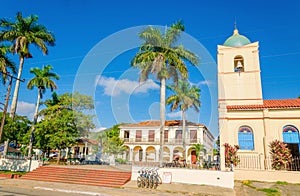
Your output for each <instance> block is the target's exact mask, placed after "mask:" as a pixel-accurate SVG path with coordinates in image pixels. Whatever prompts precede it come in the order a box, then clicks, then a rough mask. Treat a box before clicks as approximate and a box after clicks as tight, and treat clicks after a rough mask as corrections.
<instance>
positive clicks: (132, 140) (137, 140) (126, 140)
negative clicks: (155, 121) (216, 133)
mask: <svg viewBox="0 0 300 196" xmlns="http://www.w3.org/2000/svg"><path fill="white" fill-rule="evenodd" d="M121 139H123V140H124V143H127V144H133V143H139V144H141V143H146V144H159V138H154V139H153V138H121ZM182 143H183V139H170V138H168V139H166V138H165V139H164V144H168V145H172V144H182ZM197 143H201V140H200V138H186V144H187V145H189V144H197Z"/></svg>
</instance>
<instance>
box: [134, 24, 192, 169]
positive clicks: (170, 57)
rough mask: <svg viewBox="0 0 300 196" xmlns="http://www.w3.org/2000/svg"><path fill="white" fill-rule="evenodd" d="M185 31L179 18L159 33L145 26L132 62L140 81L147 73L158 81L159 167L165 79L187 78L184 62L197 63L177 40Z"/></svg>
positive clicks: (155, 29) (146, 76) (163, 122)
mask: <svg viewBox="0 0 300 196" xmlns="http://www.w3.org/2000/svg"><path fill="white" fill-rule="evenodd" d="M182 31H184V26H183V24H182V23H181V21H179V22H176V23H175V24H173V25H171V27H169V28H167V29H166V31H165V33H164V34H162V33H161V32H160V30H159V29H158V28H153V27H148V28H146V29H145V30H144V31H142V32H141V33H140V34H139V37H140V38H141V39H142V40H143V43H142V45H141V47H140V49H139V52H138V53H137V54H136V55H135V56H134V58H133V59H132V61H131V65H132V66H134V67H138V68H139V69H141V73H140V81H141V82H144V81H146V80H147V79H148V77H149V75H150V74H155V75H156V78H157V79H158V80H159V81H160V166H162V159H163V133H164V126H165V107H166V106H165V96H166V79H170V78H172V79H173V81H174V82H177V81H178V78H179V76H181V77H182V78H187V77H188V70H187V67H186V64H185V62H184V61H188V62H190V63H191V64H192V65H198V57H197V56H196V55H195V54H194V53H192V52H190V51H188V50H186V49H185V48H184V47H183V45H178V46H176V45H175V44H176V42H177V40H178V39H179V37H180V34H181V32H182Z"/></svg>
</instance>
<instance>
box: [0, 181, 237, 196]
mask: <svg viewBox="0 0 300 196" xmlns="http://www.w3.org/2000/svg"><path fill="white" fill-rule="evenodd" d="M0 183H1V185H2V186H11V187H15V186H18V187H22V188H28V189H44V190H51V191H59V192H68V193H70V192H71V193H74V194H75V193H77V194H79V195H101V196H103V195H105V196H128V195H130V196H140V195H178V196H180V195H224V196H232V195H234V190H232V189H226V188H220V187H213V186H204V185H203V186H202V185H191V184H161V185H159V187H158V188H157V190H152V189H142V188H137V186H136V181H130V182H128V183H127V184H126V185H124V186H123V187H121V188H107V187H99V186H83V185H76V184H66V183H54V182H41V181H34V180H22V179H7V178H0ZM60 195H62V194H60Z"/></svg>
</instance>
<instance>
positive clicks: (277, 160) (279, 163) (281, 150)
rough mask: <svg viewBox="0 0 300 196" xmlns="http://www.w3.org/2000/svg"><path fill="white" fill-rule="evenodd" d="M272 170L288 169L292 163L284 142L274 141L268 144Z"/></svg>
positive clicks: (289, 152)
mask: <svg viewBox="0 0 300 196" xmlns="http://www.w3.org/2000/svg"><path fill="white" fill-rule="evenodd" d="M269 148H270V154H271V160H272V168H273V169H275V170H284V169H287V168H289V166H290V164H291V162H292V154H291V151H290V149H288V147H287V144H285V143H284V142H281V141H278V140H274V141H272V142H270V144H269Z"/></svg>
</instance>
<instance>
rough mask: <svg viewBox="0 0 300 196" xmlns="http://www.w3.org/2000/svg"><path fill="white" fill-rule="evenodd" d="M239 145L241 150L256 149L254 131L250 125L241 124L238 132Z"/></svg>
mask: <svg viewBox="0 0 300 196" xmlns="http://www.w3.org/2000/svg"><path fill="white" fill-rule="evenodd" d="M238 140H239V146H240V149H241V150H254V140H253V131H252V129H251V127H249V126H241V127H240V128H239V132H238Z"/></svg>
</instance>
